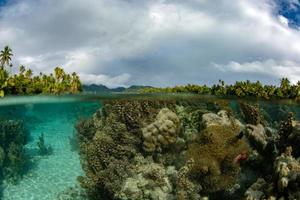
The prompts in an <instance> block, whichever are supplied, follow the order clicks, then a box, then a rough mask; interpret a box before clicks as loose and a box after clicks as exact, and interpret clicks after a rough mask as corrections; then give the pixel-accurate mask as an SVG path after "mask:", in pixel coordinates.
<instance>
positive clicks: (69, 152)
mask: <svg viewBox="0 0 300 200" xmlns="http://www.w3.org/2000/svg"><path fill="white" fill-rule="evenodd" d="M111 98H112V99H116V98H117V99H118V98H125V99H127V98H139V97H138V96H135V95H133V96H66V97H45V96H35V97H6V98H4V99H0V119H6V120H23V122H24V125H25V127H26V128H27V130H28V131H29V135H30V138H29V141H28V143H27V144H26V145H25V153H26V155H27V156H28V158H29V163H28V164H27V167H26V170H25V171H24V173H23V176H22V178H21V179H20V181H19V182H17V183H11V182H8V181H6V180H5V179H4V181H3V183H2V187H1V188H2V189H1V194H0V199H3V200H56V199H57V197H58V194H60V193H61V192H63V191H66V190H67V189H68V188H70V187H76V186H78V185H79V184H78V181H77V177H78V176H80V175H84V172H83V170H82V168H81V164H80V157H79V155H78V151H74V149H72V145H71V144H70V138H72V137H73V136H74V134H75V131H76V130H75V125H76V123H77V122H78V120H80V119H81V118H88V117H91V115H92V114H93V113H95V112H96V111H97V110H98V109H99V108H101V101H102V100H108V99H111ZM151 98H164V97H162V96H158V97H157V96H151ZM166 98H175V97H174V96H168V97H166ZM180 98H189V99H191V98H195V96H181V97H180ZM194 100H195V101H198V100H199V101H206V100H207V99H197V98H195V99H194ZM228 101H231V104H230V105H231V108H232V109H233V110H234V111H236V112H238V110H239V108H238V103H237V101H236V100H232V99H231V100H228ZM260 106H261V107H262V108H263V109H264V111H265V116H266V117H269V120H272V121H276V120H277V121H278V122H279V121H280V119H282V118H284V116H280V113H287V112H289V111H292V112H294V113H295V114H296V115H295V117H296V119H300V109H299V106H298V104H294V103H290V102H283V103H278V102H274V103H272V102H260ZM237 115H238V114H237ZM41 134H43V135H44V140H45V144H46V146H51V148H52V149H53V152H52V154H50V155H43V156H42V155H40V154H39V152H38V150H39V149H38V145H37V142H38V140H39V137H40V135H41Z"/></svg>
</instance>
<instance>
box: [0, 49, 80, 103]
mask: <svg viewBox="0 0 300 200" xmlns="http://www.w3.org/2000/svg"><path fill="white" fill-rule="evenodd" d="M12 56H13V54H12V50H11V48H9V47H8V46H6V47H4V49H3V50H2V51H1V52H0V97H3V96H4V95H8V94H10V95H30V94H62V93H72V94H73V93H77V92H80V91H81V90H82V84H81V82H80V79H79V76H78V75H77V74H76V73H75V72H73V73H72V74H67V73H66V72H65V71H64V70H63V69H62V68H61V67H56V68H55V69H54V73H51V74H49V75H47V74H43V73H42V72H40V73H39V75H35V76H34V75H33V71H32V70H31V69H29V68H26V67H25V66H23V65H21V66H19V72H18V73H17V74H12V73H11V72H10V71H11V68H12V67H13V64H12V62H11V59H12Z"/></svg>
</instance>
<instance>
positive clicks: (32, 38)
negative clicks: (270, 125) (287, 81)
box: [0, 0, 300, 86]
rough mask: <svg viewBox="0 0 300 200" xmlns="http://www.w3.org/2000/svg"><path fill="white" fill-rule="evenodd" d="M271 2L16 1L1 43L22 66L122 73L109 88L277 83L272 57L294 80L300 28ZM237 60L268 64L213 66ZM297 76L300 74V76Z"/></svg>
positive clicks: (0, 32)
mask: <svg viewBox="0 0 300 200" xmlns="http://www.w3.org/2000/svg"><path fill="white" fill-rule="evenodd" d="M292 1H293V2H292V3H293V5H297V3H299V2H298V1H295V0H292ZM272 2H273V1H270V0H243V1H236V2H234V3H233V2H232V1H230V0H215V1H208V0H185V1H182V0H150V1H140V0H114V1H111V0H85V1H81V0H64V1H60V0H22V1H21V0H17V1H16V3H12V4H9V5H8V6H6V7H2V8H0V13H1V14H0V47H1V46H4V45H6V44H9V45H10V46H11V47H12V49H13V50H14V54H15V58H16V59H15V64H16V65H18V64H20V63H25V64H26V65H28V66H30V67H31V68H33V70H35V71H43V72H46V73H49V72H50V71H51V70H53V68H54V67H56V66H63V67H64V68H65V70H66V71H68V72H71V71H76V72H78V73H79V74H82V75H83V77H82V79H84V80H93V81H97V80H104V79H106V80H111V79H114V77H119V78H120V77H123V79H122V81H120V80H119V79H117V80H116V79H114V81H112V82H109V81H108V82H109V83H107V84H110V85H117V84H121V85H124V84H127V85H130V84H145V85H149V84H150V85H156V86H160V85H162V86H166V85H175V84H185V83H212V82H216V81H217V80H218V79H220V78H221V79H225V80H232V79H244V78H248V77H249V76H251V77H252V78H253V79H255V78H266V77H260V76H257V75H262V74H263V75H266V76H268V77H267V78H269V79H268V81H275V80H277V79H278V73H279V72H278V73H277V74H270V73H269V74H268V73H262V71H266V72H267V71H271V70H272V69H273V68H272V66H271V65H267V64H266V63H265V62H266V61H267V60H274V62H275V64H277V65H278V63H279V64H281V65H282V69H281V72H284V74H290V77H292V75H293V71H295V70H296V71H297V70H298V67H299V65H298V64H297V63H300V31H299V30H295V29H292V28H290V27H289V26H288V19H286V18H284V17H283V16H278V15H277V14H274V13H275V9H276V6H275V5H274V3H272ZM264 60H266V61H264ZM277 60H278V61H281V60H283V61H286V62H291V63H294V64H295V65H294V67H293V68H292V67H290V66H289V65H288V66H286V65H283V64H282V63H281V62H278V61H277ZM230 61H234V62H236V63H242V64H241V65H243V63H255V62H256V61H262V62H257V64H260V66H259V67H252V71H249V70H248V71H241V70H235V71H234V73H233V71H232V69H230V68H225V69H227V70H225V71H224V70H223V71H220V70H218V69H217V68H215V67H212V66H211V64H210V63H218V64H219V65H227V63H229V62H230ZM276 69H279V68H276ZM93 74H94V75H93ZM98 74H101V75H100V78H99V77H98ZM124 74H127V76H126V77H125V76H124ZM129 74H130V78H129ZM91 77H92V78H91ZM95 77H98V78H95ZM103 77H104V78H103ZM124 77H125V78H124ZM296 79H300V75H299V74H297V73H295V75H293V80H296ZM99 82H101V81H99ZM101 83H102V82H101ZM105 84H106V83H105Z"/></svg>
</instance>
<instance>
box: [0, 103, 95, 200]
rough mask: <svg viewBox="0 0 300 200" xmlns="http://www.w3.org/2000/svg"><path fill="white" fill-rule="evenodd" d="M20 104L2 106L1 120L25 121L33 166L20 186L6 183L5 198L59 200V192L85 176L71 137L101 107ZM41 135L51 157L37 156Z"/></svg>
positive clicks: (26, 149)
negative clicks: (50, 152)
mask: <svg viewBox="0 0 300 200" xmlns="http://www.w3.org/2000/svg"><path fill="white" fill-rule="evenodd" d="M52 100H54V99H52ZM20 102H21V101H19V103H16V102H13V104H14V105H7V104H6V106H1V107H0V117H1V118H5V119H23V120H24V123H25V126H26V127H27V128H28V130H29V132H30V140H29V143H28V144H27V145H26V146H25V151H26V154H27V155H28V156H29V161H30V166H29V167H28V171H26V173H24V176H23V177H22V179H21V180H20V182H18V183H17V184H12V183H8V182H6V181H4V183H3V192H2V193H3V195H2V199H3V200H53V199H57V195H58V193H60V192H62V191H64V190H65V189H67V188H68V187H74V186H75V185H76V184H77V181H76V178H77V176H79V175H82V174H83V171H82V169H81V165H80V159H79V155H78V152H77V151H72V149H71V145H70V141H69V137H72V136H73V134H74V131H75V127H74V126H75V124H76V122H77V121H78V120H79V119H80V118H83V117H88V116H90V115H92V114H93V113H94V112H95V111H96V110H97V109H98V108H99V107H100V104H99V103H96V102H74V101H69V100H67V101H66V99H64V100H62V99H56V100H55V101H50V103H45V102H43V101H41V102H35V103H34V104H32V103H29V102H30V101H28V102H25V104H22V103H20ZM11 103H12V101H10V104H11ZM41 133H43V134H44V139H45V143H46V145H50V146H51V147H52V148H53V153H52V154H51V155H46V156H41V155H40V154H39V153H38V147H37V141H38V137H39V136H40V135H41Z"/></svg>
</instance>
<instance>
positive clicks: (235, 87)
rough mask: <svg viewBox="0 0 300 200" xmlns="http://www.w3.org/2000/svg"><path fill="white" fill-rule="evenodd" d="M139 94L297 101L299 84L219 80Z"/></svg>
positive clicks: (283, 81)
mask: <svg viewBox="0 0 300 200" xmlns="http://www.w3.org/2000/svg"><path fill="white" fill-rule="evenodd" d="M140 92H141V93H194V94H202V95H216V96H237V97H255V98H264V99H270V98H282V99H298V98H299V97H300V82H298V83H297V84H295V85H291V83H290V81H289V80H288V79H287V78H282V79H281V83H280V86H279V87H276V86H274V85H263V84H262V83H260V82H259V81H256V82H251V81H249V80H247V81H236V82H235V84H231V85H226V84H225V82H224V81H222V80H219V83H218V84H214V85H213V86H211V87H209V86H207V85H191V84H188V85H186V86H175V87H173V88H170V87H167V88H144V89H141V90H140Z"/></svg>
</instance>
